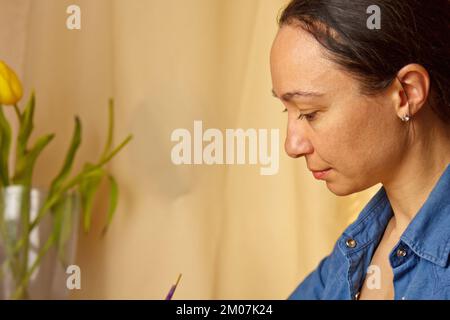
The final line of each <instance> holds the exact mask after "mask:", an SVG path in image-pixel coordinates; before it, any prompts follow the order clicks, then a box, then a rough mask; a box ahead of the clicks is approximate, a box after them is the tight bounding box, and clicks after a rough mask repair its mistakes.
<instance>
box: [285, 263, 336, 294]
mask: <svg viewBox="0 0 450 320" xmlns="http://www.w3.org/2000/svg"><path fill="white" fill-rule="evenodd" d="M328 265H329V256H327V257H325V258H324V259H322V261H320V263H319V266H318V267H317V268H316V269H315V270H314V271H313V272H311V273H310V274H309V275H308V276H307V277H306V278H305V280H303V281H302V282H301V283H300V284H299V286H298V287H297V288H296V289H295V290H294V292H292V293H291V295H290V296H289V297H288V300H320V299H322V295H323V291H324V289H325V284H326V282H327V277H328V269H329V267H328Z"/></svg>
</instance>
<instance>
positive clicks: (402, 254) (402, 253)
mask: <svg viewBox="0 0 450 320" xmlns="http://www.w3.org/2000/svg"><path fill="white" fill-rule="evenodd" d="M397 257H406V250H405V249H403V248H399V249H398V250H397Z"/></svg>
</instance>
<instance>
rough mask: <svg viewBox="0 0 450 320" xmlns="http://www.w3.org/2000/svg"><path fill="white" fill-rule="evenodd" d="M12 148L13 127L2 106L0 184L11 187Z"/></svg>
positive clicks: (0, 108) (0, 116) (0, 122)
mask: <svg viewBox="0 0 450 320" xmlns="http://www.w3.org/2000/svg"><path fill="white" fill-rule="evenodd" d="M10 148H11V127H10V125H9V123H8V120H6V118H5V115H4V114H3V106H2V105H1V104H0V183H1V185H3V186H7V185H9V169H8V168H9V165H8V161H9V151H10Z"/></svg>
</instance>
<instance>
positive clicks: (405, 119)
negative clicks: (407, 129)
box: [401, 114, 411, 122]
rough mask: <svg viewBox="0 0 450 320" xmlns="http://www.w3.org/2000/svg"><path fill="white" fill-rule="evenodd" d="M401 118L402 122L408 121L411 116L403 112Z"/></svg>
mask: <svg viewBox="0 0 450 320" xmlns="http://www.w3.org/2000/svg"><path fill="white" fill-rule="evenodd" d="M401 119H402V121H403V122H408V121H409V120H410V119H411V117H410V116H409V114H405V115H404V116H403V117H402V118H401Z"/></svg>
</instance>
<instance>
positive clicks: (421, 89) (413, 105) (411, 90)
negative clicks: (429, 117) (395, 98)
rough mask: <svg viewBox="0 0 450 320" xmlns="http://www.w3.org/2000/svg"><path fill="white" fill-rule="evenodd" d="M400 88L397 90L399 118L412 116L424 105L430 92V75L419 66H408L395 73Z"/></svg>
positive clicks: (414, 64)
mask: <svg viewBox="0 0 450 320" xmlns="http://www.w3.org/2000/svg"><path fill="white" fill-rule="evenodd" d="M397 79H398V80H399V81H400V84H401V87H400V88H399V89H400V90H398V91H397V92H398V94H399V98H400V104H399V106H398V110H396V112H397V114H398V115H399V117H402V116H404V115H406V114H408V115H410V116H414V115H415V114H416V113H417V112H418V111H419V110H420V109H421V108H422V107H423V106H424V105H425V103H426V101H427V98H428V95H429V91H430V75H429V74H428V71H427V70H426V69H425V68H424V67H422V66H421V65H420V64H416V63H413V64H408V65H407V66H405V67H403V68H402V69H401V70H400V71H399V72H398V73H397Z"/></svg>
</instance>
